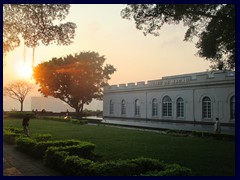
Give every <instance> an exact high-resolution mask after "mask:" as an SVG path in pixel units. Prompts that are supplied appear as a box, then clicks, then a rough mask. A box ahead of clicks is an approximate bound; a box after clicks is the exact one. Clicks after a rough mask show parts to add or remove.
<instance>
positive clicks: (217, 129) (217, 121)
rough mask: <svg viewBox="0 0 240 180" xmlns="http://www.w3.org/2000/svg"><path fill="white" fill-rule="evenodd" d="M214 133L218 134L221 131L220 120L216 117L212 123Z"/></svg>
mask: <svg viewBox="0 0 240 180" xmlns="http://www.w3.org/2000/svg"><path fill="white" fill-rule="evenodd" d="M214 133H215V134H220V133H221V126H220V122H219V119H218V118H216V121H215V124H214Z"/></svg>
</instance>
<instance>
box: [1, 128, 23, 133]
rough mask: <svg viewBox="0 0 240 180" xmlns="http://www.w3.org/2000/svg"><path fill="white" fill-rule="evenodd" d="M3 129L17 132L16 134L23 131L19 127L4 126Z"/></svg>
mask: <svg viewBox="0 0 240 180" xmlns="http://www.w3.org/2000/svg"><path fill="white" fill-rule="evenodd" d="M4 129H5V130H8V131H11V132H14V133H18V134H22V133H23V129H21V128H16V127H5V128H4Z"/></svg>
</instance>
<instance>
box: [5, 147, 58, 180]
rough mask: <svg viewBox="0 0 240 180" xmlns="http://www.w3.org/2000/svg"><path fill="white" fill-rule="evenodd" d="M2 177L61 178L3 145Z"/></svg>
mask: <svg viewBox="0 0 240 180" xmlns="http://www.w3.org/2000/svg"><path fill="white" fill-rule="evenodd" d="M3 176H62V174H61V173H60V172H56V171H54V170H52V169H50V168H48V167H46V166H44V163H43V161H42V160H37V159H34V158H32V157H31V156H28V155H27V154H24V153H22V152H20V151H18V150H17V149H16V148H15V146H14V145H8V144H6V143H3Z"/></svg>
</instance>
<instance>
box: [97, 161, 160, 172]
mask: <svg viewBox="0 0 240 180" xmlns="http://www.w3.org/2000/svg"><path fill="white" fill-rule="evenodd" d="M163 169H164V163H163V162H162V161H159V160H156V159H151V158H144V157H140V158H136V159H127V160H116V161H106V162H103V163H97V164H96V165H95V171H96V174H97V175H98V176H133V175H140V174H141V173H143V172H146V171H154V170H158V171H161V170H163Z"/></svg>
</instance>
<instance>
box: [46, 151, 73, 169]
mask: <svg viewBox="0 0 240 180" xmlns="http://www.w3.org/2000/svg"><path fill="white" fill-rule="evenodd" d="M56 148H57V147H49V148H48V149H47V150H46V153H45V155H44V163H45V165H46V166H48V167H50V168H52V169H55V170H59V171H62V170H63V169H64V168H63V165H64V160H65V158H66V157H67V156H68V155H69V153H68V152H66V151H56Z"/></svg>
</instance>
